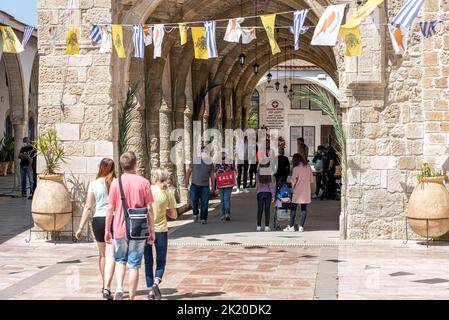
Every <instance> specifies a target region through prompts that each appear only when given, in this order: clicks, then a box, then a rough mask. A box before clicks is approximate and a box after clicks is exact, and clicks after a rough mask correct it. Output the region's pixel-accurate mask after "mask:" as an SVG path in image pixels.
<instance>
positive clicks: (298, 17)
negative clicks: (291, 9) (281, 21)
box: [293, 9, 309, 50]
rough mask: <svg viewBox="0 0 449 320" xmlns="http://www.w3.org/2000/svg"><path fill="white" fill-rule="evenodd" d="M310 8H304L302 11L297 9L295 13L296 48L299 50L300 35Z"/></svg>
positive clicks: (294, 32) (294, 33)
mask: <svg viewBox="0 0 449 320" xmlns="http://www.w3.org/2000/svg"><path fill="white" fill-rule="evenodd" d="M308 13H309V9H303V10H301V11H295V13H294V14H293V21H294V24H293V35H294V37H295V50H299V36H300V35H301V34H302V33H301V32H302V31H303V29H304V27H303V26H304V22H305V21H306V17H307V14H308Z"/></svg>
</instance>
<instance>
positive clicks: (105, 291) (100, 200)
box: [75, 158, 116, 300]
mask: <svg viewBox="0 0 449 320" xmlns="http://www.w3.org/2000/svg"><path fill="white" fill-rule="evenodd" d="M115 178H116V176H115V164H114V161H113V160H111V159H108V158H104V159H103V160H101V162H100V166H99V169H98V173H97V178H96V179H95V180H94V181H92V182H91V183H90V184H89V189H88V191H87V199H86V204H85V205H84V210H83V215H82V216H81V221H80V224H79V227H78V230H77V231H76V233H75V237H76V239H78V240H80V239H81V236H82V233H83V229H84V227H85V225H86V223H87V221H88V219H89V217H90V216H91V214H92V212H93V218H92V230H93V232H94V237H95V240H96V241H97V246H98V253H99V255H100V257H99V260H98V266H99V268H100V275H101V280H102V283H103V288H102V289H101V293H102V295H103V298H105V299H108V300H112V298H113V297H112V294H111V282H112V278H113V276H114V269H115V261H114V245H113V244H108V243H106V242H105V225H106V212H107V211H108V194H109V189H110V187H111V184H112V181H113V180H114V179H115ZM94 206H95V209H93V208H94Z"/></svg>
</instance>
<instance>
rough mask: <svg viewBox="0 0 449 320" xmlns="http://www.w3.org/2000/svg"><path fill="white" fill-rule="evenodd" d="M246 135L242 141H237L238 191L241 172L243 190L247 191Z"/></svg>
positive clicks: (238, 189) (247, 151)
mask: <svg viewBox="0 0 449 320" xmlns="http://www.w3.org/2000/svg"><path fill="white" fill-rule="evenodd" d="M248 149H249V146H248V136H247V135H245V136H244V137H243V141H241V139H239V141H238V142H237V192H240V186H242V174H243V192H245V193H247V192H249V191H248V189H247V187H248V185H247V183H248V167H249V162H248V153H249V150H248Z"/></svg>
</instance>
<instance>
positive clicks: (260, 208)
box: [256, 159, 275, 231]
mask: <svg viewBox="0 0 449 320" xmlns="http://www.w3.org/2000/svg"><path fill="white" fill-rule="evenodd" d="M270 168H271V163H270V161H268V159H265V160H264V161H263V162H261V163H260V165H259V170H258V172H257V175H256V190H257V229H256V231H262V215H263V214H264V212H265V228H264V229H263V230H265V231H271V229H270V209H271V203H273V202H274V196H275V190H274V186H273V178H272V175H271V169H270Z"/></svg>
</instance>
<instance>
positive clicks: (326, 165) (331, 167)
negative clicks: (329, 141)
mask: <svg viewBox="0 0 449 320" xmlns="http://www.w3.org/2000/svg"><path fill="white" fill-rule="evenodd" d="M338 164H339V161H338V157H337V154H336V152H335V149H334V148H333V147H332V146H329V147H328V148H327V152H326V153H325V154H324V155H323V175H325V176H326V178H325V180H326V186H325V189H324V192H323V194H322V195H321V200H323V199H324V198H326V199H335V198H336V185H335V167H336V166H337V165H338Z"/></svg>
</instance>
